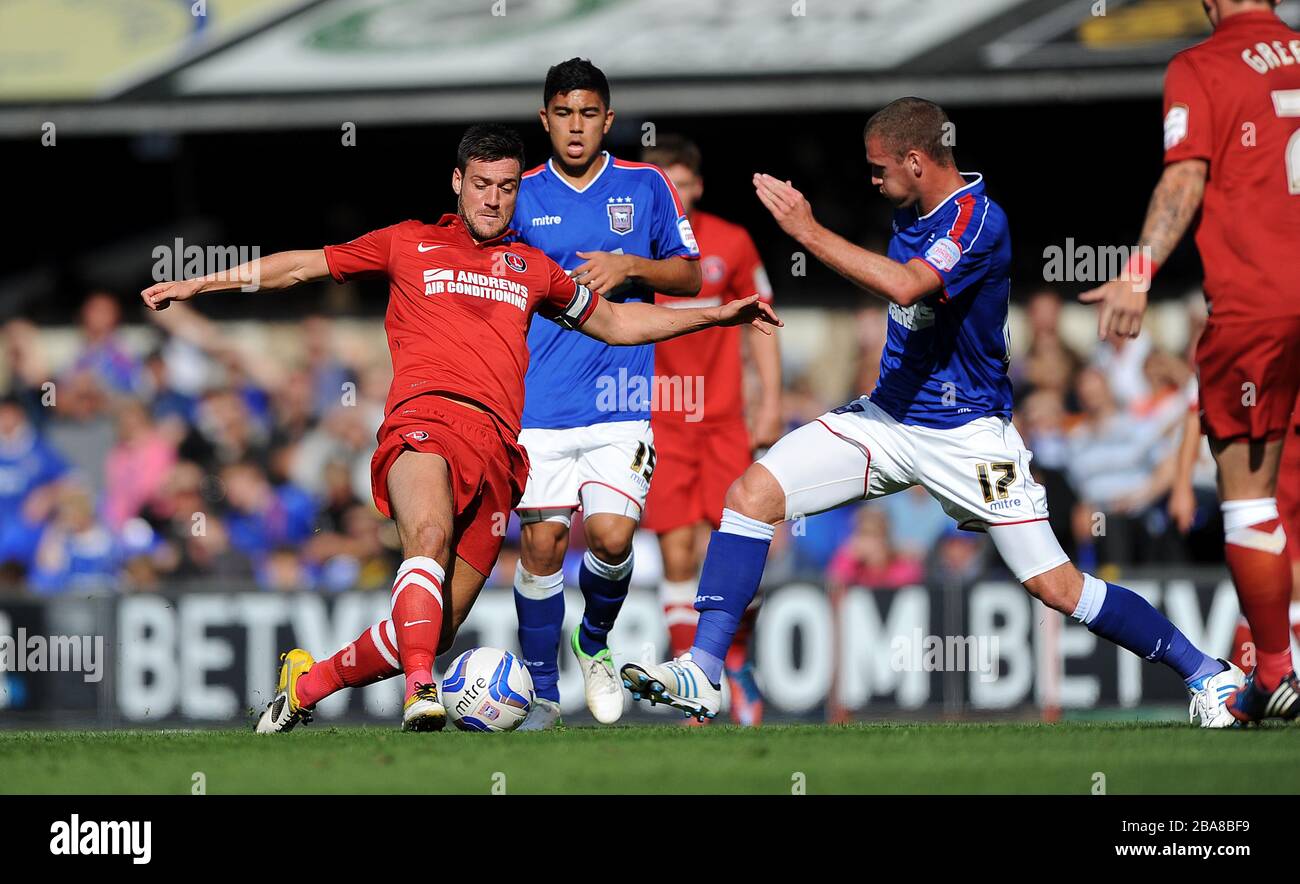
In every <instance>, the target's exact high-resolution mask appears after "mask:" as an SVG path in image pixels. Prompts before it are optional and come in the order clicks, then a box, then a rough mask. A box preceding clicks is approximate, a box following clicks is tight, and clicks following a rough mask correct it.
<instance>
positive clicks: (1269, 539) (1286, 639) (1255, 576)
mask: <svg viewBox="0 0 1300 884" xmlns="http://www.w3.org/2000/svg"><path fill="white" fill-rule="evenodd" d="M1222 508H1223V524H1224V534H1225V536H1226V543H1225V544H1224V555H1225V558H1226V559H1227V561H1228V570H1230V571H1231V572H1232V580H1233V583H1235V584H1236V586H1237V598H1238V600H1239V601H1240V602H1241V613H1242V614H1243V615H1244V616H1245V618H1246V620H1247V622H1248V623H1250V632H1251V635H1252V636H1253V638H1254V639H1255V683H1256V684H1257V685H1259V687H1260V688H1262V689H1263V690H1265V691H1272V690H1273V689H1274V688H1276V687H1277V686H1278V683H1279V682H1281V680H1282V678H1283V676H1285V675H1286V674H1287V673H1288V672H1290V671H1291V630H1290V624H1289V617H1288V611H1287V608H1288V607H1289V605H1290V601H1291V562H1290V561H1289V560H1288V559H1287V557H1286V532H1285V531H1284V530H1283V528H1282V523H1281V521H1280V520H1279V519H1278V515H1277V502H1276V501H1274V500H1273V499H1272V498H1265V499H1259V500H1227V501H1224V502H1223V504H1222Z"/></svg>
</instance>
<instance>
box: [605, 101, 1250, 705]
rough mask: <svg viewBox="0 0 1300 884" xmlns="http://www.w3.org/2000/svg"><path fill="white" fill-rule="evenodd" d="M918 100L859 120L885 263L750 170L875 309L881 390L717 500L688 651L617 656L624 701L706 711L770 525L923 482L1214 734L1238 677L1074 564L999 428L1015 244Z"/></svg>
mask: <svg viewBox="0 0 1300 884" xmlns="http://www.w3.org/2000/svg"><path fill="white" fill-rule="evenodd" d="M948 131H949V128H948V117H947V115H946V114H945V113H944V112H943V110H942V109H941V108H940V107H939V106H938V105H936V104H934V103H933V102H930V101H925V100H923V99H919V98H901V99H899V100H897V101H895V102H892V103H891V104H889V105H887V106H886V107H885V108H883V109H882V110H881V111H879V112H878V113H877V114H875V115H874V116H873V117H872V118H871V119H870V120H869V121H868V123H867V126H866V130H865V133H864V140H865V142H866V150H867V161H868V162H869V163H870V164H871V176H872V184H873V185H875V186H876V187H878V188H879V189H880V192H881V194H883V195H884V197H885V198H886V199H888V200H889V201H890V202H891V203H893V205H894V207H895V209H896V211H895V213H894V222H893V226H894V236H893V239H892V240H890V243H889V254H888V257H885V256H881V255H876V254H873V253H872V252H869V251H867V250H866V249H863V248H859V247H858V246H856V245H854V244H853V243H851V242H849V241H848V240H845V239H844V238H843V237H840V236H837V235H836V234H834V233H832V232H830V231H829V230H827V229H826V228H824V227H822V226H821V225H820V224H818V223H817V221H816V219H814V217H813V214H812V209H811V207H810V206H809V204H808V202H807V200H806V199H805V198H804V196H803V194H801V193H800V192H799V191H798V190H796V189H795V188H794V187H793V185H792V184H791V183H790V182H788V181H779V180H777V179H776V178H773V177H771V176H769V175H755V176H754V188H755V190H756V192H757V194H758V198H759V200H761V201H762V203H763V205H764V206H766V207H767V209H768V211H769V212H771V213H772V216H773V217H774V218H775V219H776V220H777V222H778V223H779V224H780V226H781V229H782V230H784V231H785V232H786V233H788V234H789V235H790V236H792V237H794V239H796V240H797V241H798V242H799V243H800V244H801V245H802V246H803V247H804V248H806V249H808V250H809V251H811V252H812V253H813V254H814V255H816V256H817V258H818V259H819V260H821V261H822V262H823V263H825V264H826V265H827V266H829V267H830V268H831V269H833V270H835V271H836V272H837V273H839V274H840V275H842V276H844V277H845V278H846V279H848V280H849V281H850V282H852V283H854V284H855V285H857V286H859V287H860V288H863V289H865V290H866V291H868V292H870V293H871V294H873V295H876V296H878V297H881V298H884V299H885V300H886V301H888V302H889V319H888V337H887V339H886V343H885V348H884V353H883V354H882V356H881V360H880V380H879V382H878V383H877V385H876V389H875V391H874V392H872V393H871V395H870V396H863V397H861V398H859V399H857V400H855V401H853V402H850V403H849V404H848V405H845V406H843V407H842V408H837V409H836V410H834V411H832V412H829V413H827V414H824V415H822V416H821V417H820V418H818V419H817V420H814V421H812V422H811V423H808V424H805V425H804V426H802V427H800V428H798V429H796V430H794V431H793V432H791V433H789V434H788V435H786V436H785V437H783V438H782V439H781V440H780V441H779V442H777V443H776V445H774V446H773V447H772V448H771V449H770V450H769V451H768V453H767V454H766V455H764V456H763V457H762V458H760V459H759V461H758V462H757V463H756V464H754V465H753V466H751V467H750V468H749V469H748V470H746V471H745V473H744V474H743V475H742V476H741V477H740V478H739V479H737V480H736V481H735V482H734V483H733V484H732V486H731V488H730V489H729V490H728V492H727V499H726V504H725V508H724V509H723V511H722V527H721V528H720V530H718V531H715V532H714V533H713V536H712V537H711V538H710V542H709V550H708V554H707V556H706V558H705V561H704V570H703V573H702V575H701V577H700V588H699V595H698V596H697V597H696V602H695V607H696V609H697V610H698V611H699V612H700V619H699V625H698V626H697V628H696V632H695V641H694V644H693V645H692V647H691V650H690V651H689V652H688V653H686V654H683V655H682V656H681V657H678V658H677V659H675V660H673V661H671V662H668V663H663V664H654V663H641V662H633V663H628V664H627V665H625V666H624V667H623V670H622V674H623V679H624V684H625V685H626V686H627V687H628V688H629V689H630V690H631V691H632V695H633V698H634V699H641V698H642V697H645V698H648V699H651V700H652V701H655V702H660V703H667V704H669V705H671V706H674V707H676V708H678V709H681V710H683V711H684V712H686V713H687V714H688V715H693V716H696V717H699V718H701V719H703V718H711V717H713V716H714V715H715V714H716V713H717V712H718V709H719V706H720V705H721V699H722V696H721V690H720V688H719V681H720V679H721V674H722V661H723V657H724V656H725V655H726V653H727V648H728V647H729V646H730V643H731V637H732V634H733V633H734V632H735V629H736V625H737V624H738V623H739V621H740V616H741V614H742V613H743V612H744V610H745V608H746V606H747V605H748V604H749V602H750V600H751V599H752V598H753V597H754V593H755V592H756V591H757V590H758V585H759V581H760V579H761V578H762V575H763V564H764V561H765V559H766V558H767V550H768V546H769V544H770V543H771V540H772V535H773V533H774V531H775V526H776V524H778V523H779V522H782V521H784V520H787V519H796V518H799V517H801V516H805V515H812V514H814V513H819V512H823V511H825V510H828V509H833V508H835V507H838V506H842V505H843V504H846V503H850V502H853V501H859V500H868V499H871V498H875V497H881V496H884V495H886V494H892V493H894V492H896V491H901V490H903V489H905V488H909V487H911V486H913V485H921V486H922V487H924V488H925V489H926V490H927V491H929V492H930V494H931V495H933V496H934V497H935V498H936V499H937V500H938V501H939V503H940V504H941V505H942V506H943V508H944V510H945V511H946V512H947V513H948V514H949V515H950V516H951V517H952V518H953V519H954V520H956V522H957V524H958V526H959V527H962V528H966V529H968V530H976V531H987V532H988V534H989V536H990V538H992V541H993V545H994V546H995V547H996V548H997V550H998V553H999V554H1000V555H1001V556H1002V560H1003V561H1004V562H1005V563H1006V565H1007V567H1008V568H1009V569H1010V571H1011V572H1012V573H1013V574H1014V575H1015V577H1016V579H1017V580H1019V581H1020V582H1021V583H1022V584H1023V585H1024V587H1025V589H1026V590H1028V591H1029V593H1030V594H1031V595H1033V596H1034V597H1035V598H1037V599H1039V600H1040V601H1042V602H1043V604H1045V605H1047V606H1048V607H1050V608H1053V609H1055V610H1057V611H1060V612H1062V613H1064V614H1068V615H1070V616H1072V617H1073V618H1075V619H1076V620H1078V621H1080V622H1082V623H1084V624H1086V625H1087V627H1088V629H1089V630H1091V631H1092V632H1093V633H1095V634H1096V635H1099V636H1101V637H1102V638H1105V639H1108V640H1109V641H1112V642H1114V643H1115V644H1117V645H1119V646H1121V647H1123V648H1126V649H1128V650H1129V651H1132V652H1133V653H1135V654H1137V655H1138V656H1140V657H1143V658H1144V659H1146V660H1151V661H1155V662H1161V663H1164V664H1165V665H1167V666H1169V667H1171V668H1173V669H1174V670H1175V671H1177V672H1178V674H1179V675H1180V676H1181V677H1182V678H1183V679H1184V681H1185V682H1186V684H1187V688H1188V691H1189V693H1190V695H1191V713H1192V717H1193V720H1197V719H1199V721H1200V724H1201V726H1202V727H1227V726H1229V725H1230V724H1231V723H1232V721H1233V719H1232V716H1231V715H1230V714H1229V713H1228V711H1227V709H1226V707H1225V706H1224V702H1223V701H1224V700H1225V699H1226V698H1227V697H1228V696H1229V695H1231V693H1232V692H1233V691H1234V690H1235V689H1236V688H1237V687H1239V686H1240V685H1241V684H1242V683H1243V682H1244V676H1243V675H1242V672H1241V670H1240V669H1238V668H1237V667H1235V666H1232V665H1230V664H1228V663H1226V662H1224V661H1222V660H1216V659H1214V658H1213V657H1210V656H1208V655H1206V654H1205V653H1203V652H1202V651H1200V650H1199V649H1197V648H1196V647H1195V646H1194V645H1193V644H1192V643H1191V642H1189V641H1188V640H1187V638H1186V636H1184V635H1183V634H1182V633H1181V632H1180V631H1179V630H1178V629H1177V628H1176V627H1175V626H1174V625H1173V624H1172V623H1170V622H1169V620H1167V619H1166V618H1165V617H1164V615H1162V614H1161V613H1159V612H1158V611H1157V610H1156V609H1155V608H1153V607H1152V606H1151V605H1150V604H1149V603H1148V602H1147V601H1146V600H1145V599H1143V598H1142V597H1141V596H1140V595H1138V594H1137V593H1134V592H1132V591H1131V590H1129V589H1126V588H1124V587H1122V586H1119V585H1117V584H1114V583H1106V582H1104V581H1102V580H1100V579H1098V578H1096V577H1094V576H1092V575H1091V574H1084V573H1082V572H1080V571H1079V570H1078V569H1077V568H1075V566H1074V565H1073V564H1072V563H1071V562H1070V560H1069V558H1068V557H1067V556H1066V555H1065V553H1064V552H1063V551H1062V550H1061V546H1060V544H1059V543H1058V542H1057V540H1056V537H1055V536H1054V535H1053V534H1052V530H1051V528H1050V527H1049V526H1048V522H1047V497H1046V493H1045V492H1044V490H1043V487H1042V486H1041V485H1039V484H1038V483H1037V482H1036V481H1034V479H1033V477H1032V476H1031V475H1030V472H1029V461H1030V457H1031V455H1030V453H1029V451H1028V450H1026V448H1025V445H1024V442H1022V441H1021V438H1020V434H1019V433H1018V432H1016V428H1015V426H1013V425H1012V423H1011V383H1010V381H1009V380H1008V379H1007V362H1008V360H1009V358H1010V345H1009V339H1008V335H1007V308H1008V298H1009V294H1010V288H1011V281H1010V275H1009V274H1010V267H1011V237H1010V234H1009V232H1008V229H1007V218H1006V215H1005V214H1004V213H1003V211H1002V208H1001V207H1000V206H998V204H997V203H995V202H993V201H992V200H991V199H989V198H988V196H987V195H986V194H985V193H984V181H983V178H982V177H981V176H980V175H975V174H963V173H962V172H960V171H958V169H957V166H956V164H955V163H954V160H953V156H952V150H951V148H950V146H949V145H948V143H947V141H946V139H945V135H946V134H947V132H948Z"/></svg>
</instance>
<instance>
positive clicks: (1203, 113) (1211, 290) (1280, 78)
mask: <svg viewBox="0 0 1300 884" xmlns="http://www.w3.org/2000/svg"><path fill="white" fill-rule="evenodd" d="M1193 158H1199V159H1203V160H1206V161H1208V162H1209V170H1210V171H1209V179H1208V180H1207V182H1206V188H1205V201H1204V204H1203V207H1202V213H1201V222H1200V226H1199V227H1198V228H1197V231H1196V245H1197V248H1199V249H1200V252H1201V260H1202V263H1204V265H1205V297H1206V300H1207V301H1208V302H1209V305H1210V310H1211V312H1212V313H1213V314H1214V316H1216V317H1219V318H1220V319H1231V320H1245V319H1250V320H1256V321H1258V320H1260V319H1268V318H1271V317H1283V316H1300V275H1297V274H1296V273H1295V261H1296V258H1295V252H1296V248H1297V245H1298V244H1300V33H1297V32H1295V31H1293V30H1291V29H1290V28H1288V27H1287V26H1286V24H1285V23H1284V22H1283V21H1282V20H1281V19H1280V18H1278V17H1277V16H1276V15H1274V14H1273V13H1271V12H1268V11H1266V10H1265V11H1259V12H1243V13H1238V14H1237V15H1233V16H1230V17H1228V18H1226V19H1224V20H1223V21H1222V22H1221V23H1220V25H1219V27H1218V28H1216V29H1215V31H1214V34H1213V36H1211V37H1210V38H1209V39H1208V40H1206V41H1204V42H1203V43H1200V44H1198V45H1196V46H1193V47H1191V48H1190V49H1185V50H1183V51H1182V52H1180V53H1178V54H1177V55H1175V56H1174V58H1173V60H1172V61H1171V62H1170V63H1169V70H1168V71H1167V73H1166V75H1165V162H1166V163H1175V162H1178V161H1179V160H1186V159H1193Z"/></svg>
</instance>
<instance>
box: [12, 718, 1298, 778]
mask: <svg viewBox="0 0 1300 884" xmlns="http://www.w3.org/2000/svg"><path fill="white" fill-rule="evenodd" d="M1298 749H1300V728H1298V727H1271V728H1261V729H1256V730H1251V731H1245V732H1242V731H1226V732H1225V731H1215V732H1206V731H1201V730H1197V729H1193V728H1189V727H1187V726H1186V725H1169V724H1150V723H1122V724H1121V723H1085V722H1070V723H1064V724H1056V725H1036V724H860V725H846V726H822V725H797V726H796V725H790V726H769V727H763V728H758V729H740V728H735V727H731V726H718V725H714V726H711V727H708V728H683V727H674V726H645V727H613V728H567V729H560V730H556V731H551V732H544V733H527V734H469V733H459V732H456V731H450V732H442V733H436V734H403V733H400V732H398V731H397V730H395V729H389V728H379V727H319V726H315V725H313V726H310V727H299V728H298V729H296V730H295V731H294V732H293V733H291V734H287V735H284V736H258V735H256V734H253V733H251V732H250V731H248V730H242V729H241V730H221V731H161V732H160V731H113V732H103V731H0V793H28V794H31V793H152V794H185V793H189V792H190V791H191V789H192V786H193V784H194V783H195V781H196V777H195V776H194V775H195V774H196V773H201V774H203V782H204V785H205V788H206V791H207V792H208V793H209V794H222V793H370V792H374V793H390V792H414V793H460V794H488V793H490V792H492V791H493V788H494V786H495V787H496V789H497V791H500V790H502V789H504V791H506V792H507V793H509V794H538V793H543V794H574V793H592V792H612V793H635V794H651V793H672V794H687V793H694V794H702V793H703V794H719V793H723V794H739V793H744V794H769V795H780V794H785V795H788V794H790V792H791V790H792V788H794V787H795V786H796V785H797V783H798V782H800V778H799V776H798V775H799V774H802V775H803V778H802V783H803V784H804V788H805V790H806V792H807V794H810V795H816V794H829V793H1066V794H1079V795H1084V794H1088V793H1089V792H1090V791H1091V790H1092V789H1093V784H1094V781H1095V775H1096V774H1097V773H1101V774H1104V775H1105V790H1106V792H1107V793H1108V794H1134V793H1216V794H1223V793H1241V792H1245V793H1258V792H1281V793H1296V792H1300V764H1296V763H1295V759H1296V754H1297V750H1298ZM502 775H504V776H502Z"/></svg>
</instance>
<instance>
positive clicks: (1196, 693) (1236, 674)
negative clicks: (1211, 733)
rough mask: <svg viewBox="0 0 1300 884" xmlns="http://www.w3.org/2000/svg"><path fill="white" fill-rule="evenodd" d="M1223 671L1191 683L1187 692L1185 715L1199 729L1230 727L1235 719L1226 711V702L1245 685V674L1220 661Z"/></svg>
mask: <svg viewBox="0 0 1300 884" xmlns="http://www.w3.org/2000/svg"><path fill="white" fill-rule="evenodd" d="M1219 662H1220V663H1222V664H1223V667H1224V668H1223V671H1221V672H1216V673H1214V675H1207V676H1205V677H1204V678H1201V679H1199V680H1197V681H1194V682H1192V684H1191V685H1189V686H1188V688H1187V690H1188V692H1189V693H1190V694H1191V696H1192V700H1191V704H1190V705H1189V706H1188V709H1187V714H1188V717H1189V718H1190V719H1191V721H1192V722H1193V723H1196V722H1198V721H1199V722H1200V725H1201V727H1208V728H1220V727H1232V726H1233V725H1234V724H1235V723H1236V721H1237V719H1235V718H1233V716H1232V713H1231V712H1229V711H1228V707H1227V705H1226V701H1227V699H1228V698H1229V697H1231V696H1232V695H1233V694H1234V693H1236V691H1237V689H1238V688H1240V687H1241V686H1242V685H1244V684H1245V683H1246V674H1245V673H1244V672H1242V671H1241V670H1240V669H1238V668H1237V667H1236V666H1233V665H1232V664H1231V663H1229V662H1228V661H1227V660H1220V661H1219Z"/></svg>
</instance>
